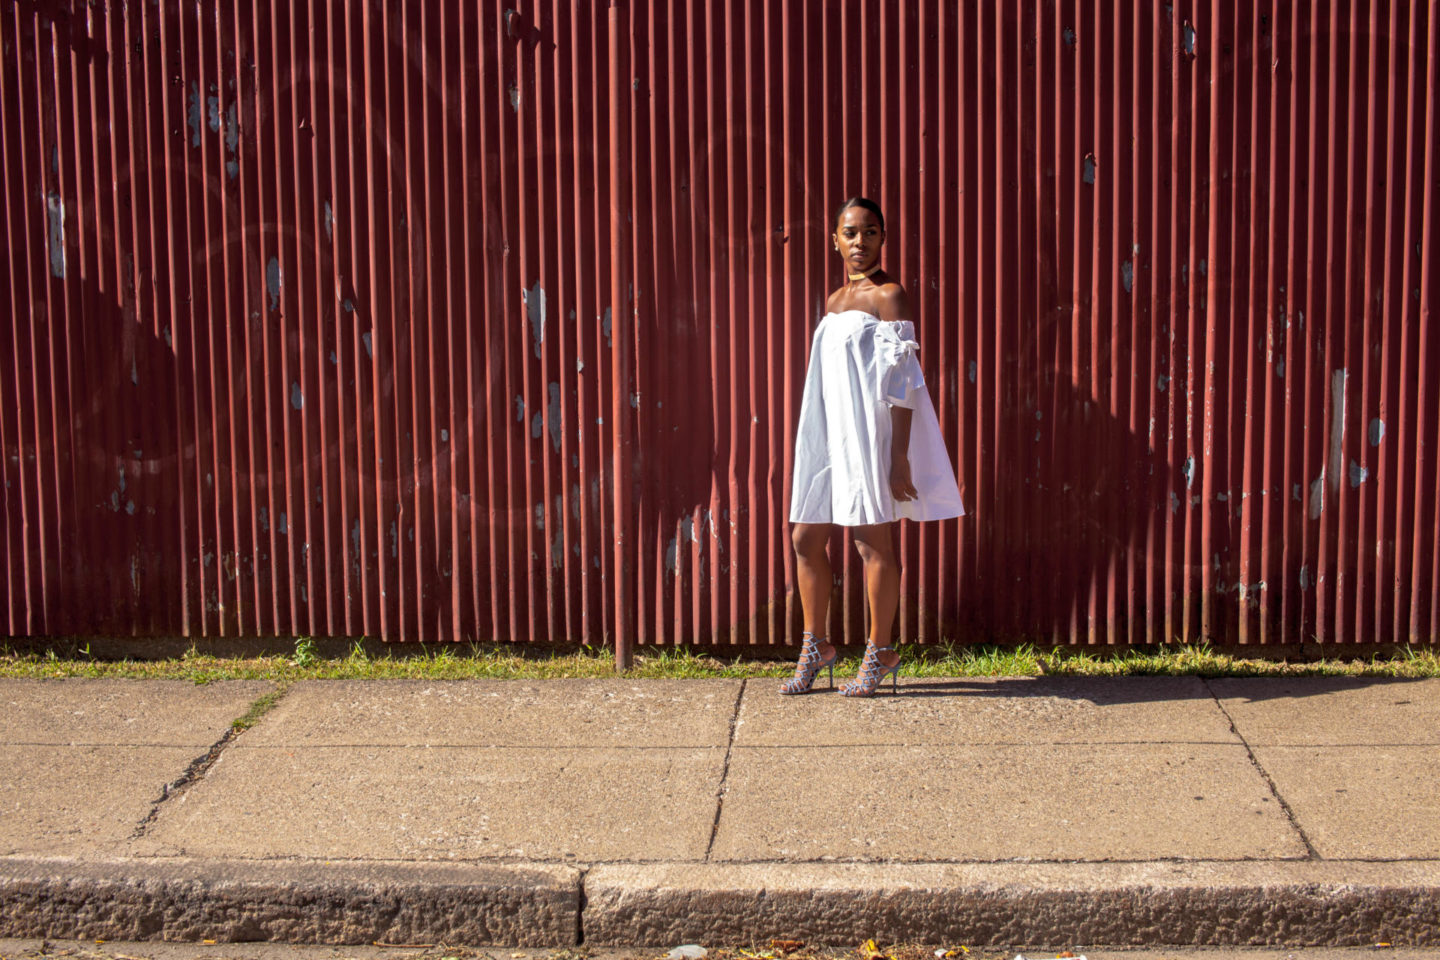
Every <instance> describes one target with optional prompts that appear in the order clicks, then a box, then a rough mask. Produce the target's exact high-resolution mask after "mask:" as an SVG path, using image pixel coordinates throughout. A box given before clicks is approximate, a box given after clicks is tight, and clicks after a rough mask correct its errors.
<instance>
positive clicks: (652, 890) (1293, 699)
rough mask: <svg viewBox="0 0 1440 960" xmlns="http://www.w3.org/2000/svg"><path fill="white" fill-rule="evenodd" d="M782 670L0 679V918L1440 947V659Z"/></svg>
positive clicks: (337, 934) (444, 935)
mask: <svg viewBox="0 0 1440 960" xmlns="http://www.w3.org/2000/svg"><path fill="white" fill-rule="evenodd" d="M823 682H824V681H823V679H822V681H821V683H822V684H823ZM777 687H778V682H777V681H774V680H764V681H759V680H750V681H725V680H618V679H617V680H556V681H459V682H443V681H369V682H364V681H317V682H307V683H300V684H296V685H295V686H293V687H291V688H289V690H288V691H287V692H286V693H285V694H284V696H283V697H282V698H281V699H280V700H279V702H278V704H277V705H276V706H275V707H274V709H273V710H271V711H270V712H269V713H268V714H266V715H265V716H264V717H263V718H262V719H261V720H260V721H259V723H257V724H256V725H255V726H254V727H253V728H251V729H250V730H248V731H245V732H243V733H239V734H234V733H232V732H231V726H230V724H231V721H232V720H233V719H235V718H236V717H239V716H241V715H243V714H245V713H246V711H247V709H248V708H249V706H250V704H251V703H252V702H254V701H255V700H256V699H257V698H258V697H260V696H262V695H264V694H266V693H268V692H270V691H271V690H272V689H273V688H272V687H271V686H270V685H269V684H266V683H256V682H226V683H215V684H211V685H208V686H195V685H193V684H189V683H184V682H174V681H82V680H70V681H54V682H51V681H0V769H3V770H4V771H5V774H6V775H5V776H4V778H3V779H0V937H40V936H51V937H96V938H104V939H117V940H118V939H126V940H137V939H170V940H202V939H212V940H222V941H242V940H285V941H292V942H302V943H370V942H375V941H379V942H382V943H436V942H448V943H468V944H483V943H503V944H514V945H564V944H574V943H578V942H583V943H585V944H590V945H607V944H610V945H614V944H621V945H632V944H633V945H639V944H649V945H660V946H673V945H674V944H677V943H686V942H701V943H709V944H720V943H751V942H767V941H768V940H769V939H770V938H771V937H783V938H791V939H801V940H807V941H809V942H811V943H833V944H845V943H858V942H861V941H863V940H865V939H868V938H871V937H874V938H876V939H877V940H879V941H881V942H887V941H889V942H895V941H912V942H913V941H932V942H947V943H966V944H970V945H980V944H996V945H1000V944H1003V945H1015V946H1019V945H1052V946H1071V945H1097V944H1144V945H1157V944H1232V945H1233V944H1328V945H1335V946H1343V945H1359V944H1369V943H1374V942H1377V941H1386V942H1391V943H1396V944H1402V943H1403V944H1412V945H1440V790H1437V787H1440V764H1437V761H1440V680H1424V681H1371V680H1357V679H1236V680H1208V681H1207V680H1203V679H1198V678H1189V677H1185V678H1125V679H1119V678H1116V679H1073V678H1059V677H1039V678H1025V679H999V680H990V679H912V680H909V681H902V682H901V685H900V694H899V696H896V697H891V696H889V695H883V696H879V697H876V698H875V699H872V700H847V699H844V698H842V697H840V696H838V695H836V694H833V693H830V692H826V691H821V692H818V693H815V694H811V695H809V696H804V697H794V698H787V697H781V696H780V695H779V694H778V693H777Z"/></svg>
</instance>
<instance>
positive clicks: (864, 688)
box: [840, 645, 900, 697]
mask: <svg viewBox="0 0 1440 960" xmlns="http://www.w3.org/2000/svg"><path fill="white" fill-rule="evenodd" d="M889 649H891V648H890V647H871V646H868V645H867V646H866V647H865V659H863V660H861V661H860V673H859V675H858V676H856V678H855V679H854V680H853V681H851V682H850V683H846V684H842V685H841V686H840V694H841V696H845V697H873V696H874V695H875V690H876V689H877V688H878V687H879V686H880V684H881V683H882V682H883V681H884V679H885V677H886V675H887V674H888V675H889V677H890V693H891V695H892V696H893V695H895V694H898V693H899V692H900V690H899V683H900V661H899V660H896V661H895V666H893V667H887V666H885V664H883V663H881V662H880V654H882V653H884V652H885V651H886V650H889Z"/></svg>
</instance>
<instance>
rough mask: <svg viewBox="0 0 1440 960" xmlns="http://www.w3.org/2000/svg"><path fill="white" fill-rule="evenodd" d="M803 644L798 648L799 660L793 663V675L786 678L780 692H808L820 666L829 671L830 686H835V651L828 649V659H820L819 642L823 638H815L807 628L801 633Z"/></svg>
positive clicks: (820, 642)
mask: <svg viewBox="0 0 1440 960" xmlns="http://www.w3.org/2000/svg"><path fill="white" fill-rule="evenodd" d="M803 636H804V639H805V646H804V647H802V648H801V650H800V661H799V662H798V663H796V664H795V676H793V677H791V678H790V679H789V680H786V681H785V683H784V684H783V685H782V686H781V687H780V692H781V693H809V692H810V688H811V687H812V686H814V684H815V678H816V677H817V676H819V674H820V668H821V667H824V668H825V669H827V670H828V671H830V688H831V689H832V690H833V689H834V688H835V657H836V652H835V650H834V649H833V648H832V649H831V650H830V659H828V660H822V659H820V644H822V643H824V642H825V638H824V637H821V638H819V639H816V637H815V635H814V634H812V633H810V632H809V631H808V630H807V631H806V632H805V633H804V634H803Z"/></svg>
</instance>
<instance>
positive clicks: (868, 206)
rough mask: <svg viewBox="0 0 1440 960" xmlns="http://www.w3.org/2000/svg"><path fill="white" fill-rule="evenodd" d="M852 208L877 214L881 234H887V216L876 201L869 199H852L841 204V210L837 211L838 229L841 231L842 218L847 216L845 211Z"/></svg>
mask: <svg viewBox="0 0 1440 960" xmlns="http://www.w3.org/2000/svg"><path fill="white" fill-rule="evenodd" d="M851 207H860V208H861V209H864V210H869V211H870V212H871V213H873V214H875V219H877V220H879V221H880V232H881V233H884V232H885V214H884V213H882V212H881V211H880V204H878V203H876V202H875V201H874V200H871V199H870V198H868V197H851V198H850V199H849V200H846V201H845V202H844V203H842V204H840V209H839V210H836V211H835V227H836V229H839V227H840V218H841V217H843V216H845V211H846V210H849V209H850V208H851Z"/></svg>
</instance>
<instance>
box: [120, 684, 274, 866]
mask: <svg viewBox="0 0 1440 960" xmlns="http://www.w3.org/2000/svg"><path fill="white" fill-rule="evenodd" d="M289 689H290V687H289V684H282V685H280V686H278V687H276V688H275V689H274V690H271V691H270V692H268V693H266V694H263V695H262V696H260V697H258V698H256V700H255V702H254V703H252V704H250V706H249V707H248V708H247V709H246V711H245V713H243V714H242V715H240V716H239V717H236V718H235V719H234V720H232V721H231V722H230V725H229V726H228V727H226V728H225V734H224V735H223V736H222V737H221V738H220V739H219V740H216V741H215V742H214V743H213V744H211V745H210V748H209V749H208V750H206V751H205V752H204V753H202V754H201V755H200V756H198V757H196V758H195V759H194V760H191V761H190V765H189V766H188V767H186V768H185V772H184V773H182V774H180V776H179V777H177V778H175V779H174V780H172V781H170V782H169V783H166V784H163V785H162V786H161V787H160V796H159V797H157V798H156V799H155V802H154V803H153V804H151V805H150V812H149V813H147V814H146V815H145V819H143V820H141V821H140V822H139V823H138V824H137V825H136V827H135V830H134V832H133V833H131V834H130V841H132V842H133V841H135V840H140V839H143V838H144V836H145V834H146V833H147V832H148V831H149V830H150V827H151V826H152V825H153V824H154V823H155V821H156V819H158V818H159V816H160V808H161V807H163V806H164V805H165V803H166V801H168V800H169V799H170V798H171V797H175V796H179V795H180V794H182V793H184V792H185V791H186V790H188V789H189V788H190V786H191V785H192V784H194V783H195V781H197V780H199V779H200V778H201V777H203V776H205V774H206V772H207V771H209V769H210V768H211V767H213V766H214V765H215V761H217V760H219V759H220V754H221V753H223V752H224V751H225V748H226V747H228V746H229V745H230V744H231V742H232V741H234V740H235V738H236V737H238V736H240V735H241V734H242V733H244V732H245V731H246V730H249V729H250V728H251V727H252V726H254V725H255V723H256V722H257V721H258V720H259V719H260V718H261V717H262V716H264V715H265V714H266V713H268V712H270V710H271V709H273V708H274V706H275V704H277V703H279V702H280V699H281V698H282V697H284V696H285V693H286V691H288V690H289Z"/></svg>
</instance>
